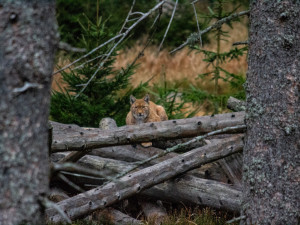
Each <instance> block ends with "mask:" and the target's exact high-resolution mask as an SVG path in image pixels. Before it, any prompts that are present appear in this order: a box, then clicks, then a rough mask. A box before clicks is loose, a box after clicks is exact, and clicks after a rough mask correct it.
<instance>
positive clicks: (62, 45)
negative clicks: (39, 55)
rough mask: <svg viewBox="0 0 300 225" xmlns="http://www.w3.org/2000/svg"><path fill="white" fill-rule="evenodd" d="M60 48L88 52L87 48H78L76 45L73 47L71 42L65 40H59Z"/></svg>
mask: <svg viewBox="0 0 300 225" xmlns="http://www.w3.org/2000/svg"><path fill="white" fill-rule="evenodd" d="M58 48H59V49H60V50H65V51H67V52H86V49H85V48H76V47H73V46H71V45H70V44H68V43H66V42H63V41H60V42H59V44H58Z"/></svg>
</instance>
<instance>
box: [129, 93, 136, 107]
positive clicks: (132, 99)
mask: <svg viewBox="0 0 300 225" xmlns="http://www.w3.org/2000/svg"><path fill="white" fill-rule="evenodd" d="M135 101H136V98H135V97H134V96H133V95H130V104H131V105H132V104H133V103H134V102H135Z"/></svg>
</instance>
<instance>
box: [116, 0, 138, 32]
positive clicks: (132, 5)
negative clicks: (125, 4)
mask: <svg viewBox="0 0 300 225" xmlns="http://www.w3.org/2000/svg"><path fill="white" fill-rule="evenodd" d="M134 5H135V0H133V1H132V4H131V7H130V10H129V12H128V14H127V16H126V19H125V21H124V23H123V25H122V28H121V30H120V31H119V34H120V33H122V31H123V29H124V27H125V25H126V24H127V22H128V21H129V17H130V15H131V12H132V9H133V7H134Z"/></svg>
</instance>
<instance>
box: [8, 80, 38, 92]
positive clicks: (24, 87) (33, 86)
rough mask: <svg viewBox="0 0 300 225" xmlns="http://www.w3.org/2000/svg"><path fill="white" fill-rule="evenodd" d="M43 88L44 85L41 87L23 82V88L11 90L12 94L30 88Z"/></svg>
mask: <svg viewBox="0 0 300 225" xmlns="http://www.w3.org/2000/svg"><path fill="white" fill-rule="evenodd" d="M43 87H44V85H42V84H38V83H29V82H25V83H24V85H23V87H20V88H14V89H13V90H12V92H13V93H22V92H25V91H27V90H28V89H30V88H33V89H35V88H37V89H42V88H43Z"/></svg>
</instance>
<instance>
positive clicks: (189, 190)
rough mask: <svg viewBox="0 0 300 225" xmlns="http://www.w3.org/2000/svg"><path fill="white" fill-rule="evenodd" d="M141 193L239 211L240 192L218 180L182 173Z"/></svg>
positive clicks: (172, 200)
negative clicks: (182, 174)
mask: <svg viewBox="0 0 300 225" xmlns="http://www.w3.org/2000/svg"><path fill="white" fill-rule="evenodd" d="M141 195H143V196H147V197H152V198H159V199H161V200H166V201H171V202H183V203H186V204H190V205H193V204H195V205H201V206H208V207H212V208H216V209H225V210H230V211H233V212H239V211H240V209H241V208H240V206H241V196H242V192H241V190H238V189H235V188H233V187H232V186H230V185H227V184H223V183H221V182H218V181H214V180H207V179H201V178H197V177H194V176H190V175H184V176H181V177H179V178H175V179H172V180H169V181H168V182H164V183H162V184H158V185H155V186H154V187H152V188H149V189H147V190H144V191H142V192H141Z"/></svg>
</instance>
